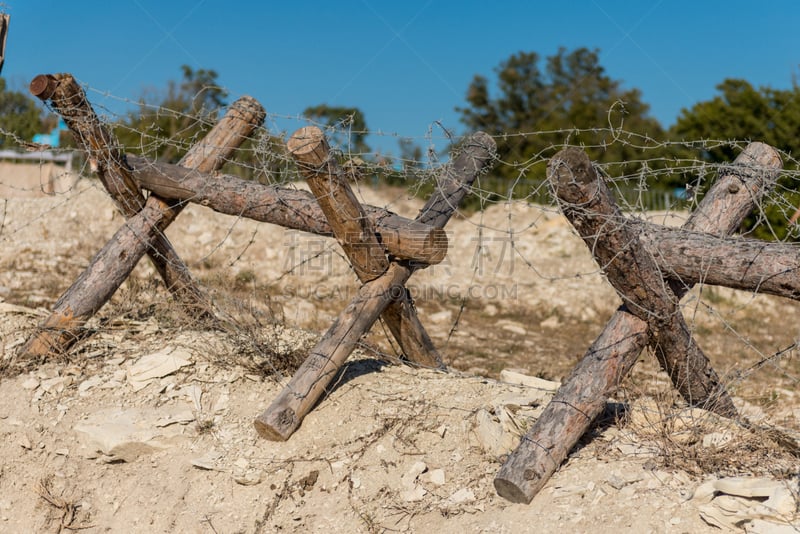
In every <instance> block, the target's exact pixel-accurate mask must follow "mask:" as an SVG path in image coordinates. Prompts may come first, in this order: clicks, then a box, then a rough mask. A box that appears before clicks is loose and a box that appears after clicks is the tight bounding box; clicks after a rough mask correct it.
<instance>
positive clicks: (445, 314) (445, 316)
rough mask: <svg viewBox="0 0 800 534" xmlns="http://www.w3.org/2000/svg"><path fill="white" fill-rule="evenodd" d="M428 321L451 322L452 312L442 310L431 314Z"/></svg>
mask: <svg viewBox="0 0 800 534" xmlns="http://www.w3.org/2000/svg"><path fill="white" fill-rule="evenodd" d="M428 320H429V321H430V322H432V323H449V322H450V321H452V320H453V312H452V311H450V310H442V311H440V312H436V313H432V314H430V315H429V316H428Z"/></svg>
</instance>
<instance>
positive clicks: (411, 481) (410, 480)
mask: <svg viewBox="0 0 800 534" xmlns="http://www.w3.org/2000/svg"><path fill="white" fill-rule="evenodd" d="M427 470H428V466H427V465H425V462H414V464H413V465H412V466H411V468H410V469H409V470H408V471H406V473H405V474H404V475H403V476H402V477H400V482H401V483H402V484H403V486H404V487H406V488H409V489H410V488H413V487H414V485H415V484H416V482H417V478H419V476H420V475H421V474H422V473H424V472H425V471H427Z"/></svg>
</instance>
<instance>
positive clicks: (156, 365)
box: [127, 347, 192, 391]
mask: <svg viewBox="0 0 800 534" xmlns="http://www.w3.org/2000/svg"><path fill="white" fill-rule="evenodd" d="M190 357H191V353H190V352H189V351H188V350H186V349H180V348H174V347H165V348H164V349H162V350H160V351H158V352H154V353H152V354H148V355H147V356H142V357H141V358H139V360H138V361H137V362H136V363H135V364H133V365H132V366H131V367H130V369H128V373H127V377H128V383H129V384H130V385H131V387H133V390H134V391H139V390H140V389H142V388H144V387H146V386H147V385H148V384H149V383H150V380H152V379H154V378H163V377H165V376H168V375H171V374H172V373H174V372H175V371H177V370H178V369H180V368H182V367H186V366H187V365H192V362H191V361H190V360H189V358H190Z"/></svg>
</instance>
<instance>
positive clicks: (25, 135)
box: [0, 78, 49, 148]
mask: <svg viewBox="0 0 800 534" xmlns="http://www.w3.org/2000/svg"><path fill="white" fill-rule="evenodd" d="M0 128H2V133H3V135H0V148H11V147H17V146H20V145H21V143H24V142H30V141H32V140H33V136H34V135H35V134H37V133H42V132H44V131H45V130H44V129H43V128H44V125H43V114H42V108H41V107H40V106H39V104H38V103H37V102H36V101H35V100H34V99H33V98H31V97H30V96H28V95H27V94H24V93H21V92H19V91H10V90H8V86H7V84H6V80H5V79H4V78H0ZM48 131H49V130H48Z"/></svg>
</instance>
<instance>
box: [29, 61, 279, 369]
mask: <svg viewBox="0 0 800 534" xmlns="http://www.w3.org/2000/svg"><path fill="white" fill-rule="evenodd" d="M64 76H66V75H64ZM60 79H61V81H62V82H64V83H58V82H57V81H55V82H54V81H53V79H52V78H51V77H47V76H38V77H37V78H35V79H34V81H33V82H32V84H31V86H32V91H33V92H34V93H35V94H37V96H40V97H42V98H51V99H53V102H54V105H56V102H57V106H58V107H57V109H59V110H60V109H62V108H63V107H64V106H66V103H65V102H67V101H69V102H73V104H75V105H76V106H78V109H72V108H69V110H68V111H64V112H65V113H66V114H67V115H70V116H71V117H72V118H71V120H70V121H69V122H68V124H69V125H70V127H71V128H75V130H73V132H74V133H75V134H76V137H78V136H80V138H82V139H84V141H85V143H87V144H88V145H91V146H92V147H96V148H93V149H92V151H90V157H104V158H106V160H105V161H106V162H107V163H106V165H105V167H104V168H105V169H106V170H100V168H101V167H102V166H100V165H98V172H99V174H100V175H101V176H102V177H105V178H106V179H105V181H104V182H103V183H104V184H107V185H106V188H107V189H108V190H109V191H111V190H112V188H113V190H115V191H117V192H118V193H117V195H116V197H118V198H117V203H118V204H121V205H123V206H127V207H131V206H132V205H133V204H134V203H139V202H140V200H141V201H143V197H141V194H140V193H139V189H138V186H137V185H136V182H135V181H133V178H132V175H131V169H130V168H129V167H128V166H127V165H126V164H125V162H124V158H123V157H122V156H121V153H120V152H119V151H118V149H116V148H115V147H114V146H113V145H112V146H110V147H109V146H103V145H102V143H103V142H105V141H107V140H111V141H112V142H115V141H114V140H113V138H111V137H110V134H109V133H108V130H107V129H106V128H105V127H104V126H103V125H102V124H100V123H99V119H98V118H97V116H96V115H95V114H94V111H93V110H92V109H91V107H90V105H89V103H88V102H86V100H85V97H83V92H82V90H80V88H79V87H77V85H76V84H75V82H74V80H73V79H72V77H62V78H60ZM53 84H55V87H53ZM59 94H60V95H61V96H60V97H59V96H57V95H59ZM65 95H66V96H65ZM265 115H266V113H265V111H264V109H263V108H262V107H261V105H260V104H259V103H258V102H256V101H255V100H254V99H252V98H250V97H243V98H241V99H239V100H237V101H236V102H234V104H232V105H231V107H230V109H229V110H228V112H227V113H226V115H225V116H224V117H223V118H222V119H221V120H220V121H219V122H218V123H217V124H216V125H215V126H214V128H212V129H211V131H209V132H208V134H206V136H205V137H204V138H203V140H201V141H200V142H199V143H197V144H195V145H194V146H192V148H190V150H189V151H188V152H187V154H186V155H185V156H184V157H183V159H182V160H181V164H183V165H185V166H188V167H194V168H196V169H198V170H201V171H213V170H217V169H219V168H221V167H222V165H224V163H225V160H226V159H227V158H228V157H230V155H231V154H232V152H233V150H235V149H236V148H237V147H238V146H239V145H241V143H242V142H243V141H244V140H245V139H246V138H247V136H249V135H250V134H251V133H252V132H253V130H254V129H255V128H256V127H257V126H258V125H259V124H261V122H263V120H264V117H265ZM93 154H94V156H92V155H93ZM120 182H125V183H129V184H132V185H130V187H128V188H123V187H121V186H119V183H120ZM112 196H114V195H112ZM140 197H141V198H140ZM181 209H182V206H181V205H178V204H176V203H172V204H170V203H168V202H166V201H163V200H161V199H160V198H158V197H157V196H155V195H151V196H150V197H149V198H148V199H147V201H146V202H144V205H143V206H142V208H141V209H140V210H138V211H137V212H136V213H132V212H133V210H132V209H131V210H128V211H127V212H125V213H126V216H127V220H126V221H125V223H124V224H123V226H122V228H120V230H119V231H118V232H117V233H116V234H115V235H114V237H113V238H112V239H111V240H110V241H109V242H108V243H107V244H106V246H105V247H104V248H103V249H101V251H100V252H98V254H96V255H95V257H94V258H93V259H92V261H91V263H90V264H89V266H88V267H87V269H86V270H85V271H84V272H83V273H82V274H81V275H80V276H79V277H78V279H77V280H76V281H75V283H73V285H72V286H71V287H70V288H69V289H68V290H67V291H66V292H65V293H64V294H63V295H62V296H61V297H60V298H59V300H58V301H57V302H56V305H55V306H54V309H53V311H52V313H51V314H50V316H49V317H47V319H45V320H44V321H43V322H42V324H41V325H40V326H39V329H38V331H37V332H36V333H35V334H34V335H33V336H32V337H31V338H30V339H29V340H28V341H27V342H26V343H25V345H23V346H22V347H21V348H20V350H19V352H18V353H19V354H20V355H22V356H24V357H40V356H45V355H47V354H49V353H58V352H63V351H64V350H66V349H67V348H68V347H69V346H70V345H71V344H72V343H73V342H74V341H75V340H76V339H77V337H78V336H79V334H80V331H81V328H82V326H83V325H84V324H85V322H86V321H87V320H88V319H89V318H90V317H91V316H92V315H94V314H95V313H96V312H97V310H99V309H100V308H101V307H102V306H103V305H104V304H105V303H106V302H107V301H108V299H109V298H111V296H112V295H113V294H114V292H115V291H116V290H117V289H118V288H119V286H120V285H121V284H122V282H123V281H124V280H125V279H126V278H127V277H128V275H129V274H130V273H131V271H132V270H133V268H134V267H135V266H136V264H137V263H138V261H139V260H140V259H141V257H142V256H143V255H144V254H145V253H150V255H151V259H153V261H154V262H160V263H157V265H159V264H160V265H162V268H161V269H159V272H161V273H162V278H163V279H164V280H165V283H169V282H168V280H176V279H177V278H176V277H178V278H180V279H181V280H182V282H180V284H179V286H178V287H182V288H183V290H181V291H180V292H179V293H180V295H184V296H186V295H189V297H188V298H189V301H188V305H191V306H192V307H194V306H195V305H197V303H198V302H199V301H198V300H197V298H200V297H201V296H202V294H201V293H199V289H198V292H195V291H194V290H193V289H192V288H193V287H194V282H193V281H192V280H191V278H190V277H188V276H189V275H188V270H185V268H184V267H181V266H182V265H183V263H182V260H180V258H178V261H179V263H177V264H175V263H173V260H174V259H175V258H177V253H175V252H174V250H173V249H172V246H171V245H170V244H169V241H167V240H166V236H164V234H163V230H164V229H166V227H167V226H168V225H169V224H170V223H171V222H172V221H174V220H175V217H177V216H178V214H179V213H180V211H181ZM129 213H130V215H129ZM167 249H168V250H167ZM169 251H172V252H169ZM162 252H164V253H165V254H167V255H166V256H164V255H162V254H161V253H162ZM173 256H174V258H173ZM170 258H172V259H170ZM181 273H183V274H181ZM184 275H185V276H184ZM181 277H183V278H181ZM184 282H185V283H189V285H186V284H185V283H184ZM168 287H170V286H169V285H168ZM203 298H205V297H203ZM184 304H187V301H184ZM200 311H201V316H202V315H203V314H205V313H206V312H208V311H209V310H208V309H207V308H206V307H205V305H203V309H202V310H200Z"/></svg>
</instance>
